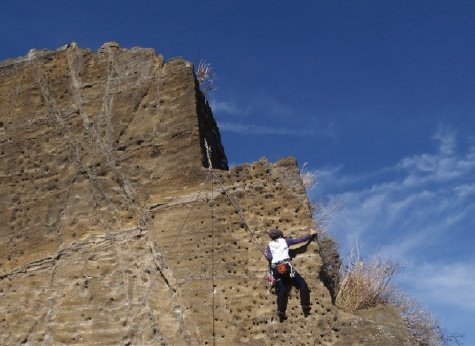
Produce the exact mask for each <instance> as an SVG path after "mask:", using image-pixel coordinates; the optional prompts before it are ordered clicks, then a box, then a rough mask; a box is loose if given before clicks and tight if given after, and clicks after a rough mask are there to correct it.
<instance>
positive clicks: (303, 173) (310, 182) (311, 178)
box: [300, 162, 317, 192]
mask: <svg viewBox="0 0 475 346" xmlns="http://www.w3.org/2000/svg"><path fill="white" fill-rule="evenodd" d="M306 166H307V162H305V163H304V164H303V166H302V169H301V170H300V178H301V179H302V183H303V186H304V187H305V190H307V192H308V191H311V190H313V189H314V188H316V187H317V179H316V178H317V173H316V172H312V171H309V170H308V169H307V168H306Z"/></svg>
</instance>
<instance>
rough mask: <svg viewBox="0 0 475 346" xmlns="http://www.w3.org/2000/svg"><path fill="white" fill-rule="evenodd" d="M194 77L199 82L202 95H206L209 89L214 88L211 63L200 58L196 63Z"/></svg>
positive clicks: (213, 72) (214, 76)
mask: <svg viewBox="0 0 475 346" xmlns="http://www.w3.org/2000/svg"><path fill="white" fill-rule="evenodd" d="M196 79H197V80H198V83H199V84H200V90H201V92H202V93H203V95H205V96H207V95H208V94H209V92H210V91H213V90H215V89H216V86H215V84H214V82H215V80H216V73H215V71H214V69H213V67H212V66H211V64H209V63H207V62H206V61H204V60H201V61H200V63H199V65H198V69H197V70H196Z"/></svg>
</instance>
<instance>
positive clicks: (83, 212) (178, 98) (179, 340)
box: [0, 43, 411, 345]
mask: <svg viewBox="0 0 475 346" xmlns="http://www.w3.org/2000/svg"><path fill="white" fill-rule="evenodd" d="M205 141H206V143H208V144H209V147H210V148H211V158H210V161H211V164H212V169H211V170H210V169H208V157H207V151H206V150H205ZM0 162H1V165H0V182H1V184H0V254H1V258H0V303H1V304H0V309H1V316H0V344H2V345H3V344H4V345H13V344H21V343H23V344H30V345H36V344H44V345H56V344H82V345H90V344H100V345H156V344H166V345H203V344H217V345H224V344H227V345H236V344H255V343H257V342H259V343H261V344H266V345H277V344H286V345H292V344H294V345H300V344H307V345H313V344H324V345H348V344H362V345H368V344H385V345H401V344H410V341H411V340H410V338H409V336H408V334H407V331H406V328H405V326H404V324H403V322H402V320H401V319H400V318H399V317H398V315H397V313H396V312H394V311H392V310H390V309H383V308H381V309H377V310H375V311H370V312H366V314H365V315H361V316H353V315H350V314H347V313H344V312H342V311H339V310H338V309H337V308H336V307H335V306H334V305H333V304H332V301H331V297H330V294H329V292H328V290H327V289H326V288H325V286H324V285H323V283H322V282H321V281H320V279H319V271H320V267H321V259H320V256H319V253H318V246H317V245H316V244H315V243H311V244H308V245H307V246H305V247H302V248H300V251H297V252H298V253H299V254H298V255H297V256H296V257H295V259H294V263H295V266H296V267H297V268H298V270H299V271H300V272H301V273H302V274H303V276H304V277H305V278H306V279H307V282H308V283H309V286H310V289H311V301H312V311H311V314H310V316H308V317H307V318H305V317H304V316H303V315H302V314H301V312H300V309H299V306H298V301H297V299H296V297H295V294H294V293H293V296H292V297H291V298H290V302H289V308H288V310H289V320H287V321H286V322H284V323H279V322H278V321H277V320H276V318H275V296H273V295H272V294H270V293H269V292H268V290H267V288H266V285H265V282H264V280H263V277H264V274H265V273H266V269H267V263H266V261H265V259H264V257H263V255H262V253H261V250H260V249H259V247H258V246H257V245H256V243H259V244H261V245H264V244H265V242H266V241H267V236H266V233H265V232H266V230H267V229H268V228H269V227H279V228H281V229H283V230H285V232H286V235H288V236H298V235H301V234H302V233H304V232H306V230H307V229H308V228H309V227H310V226H311V225H312V218H311V213H310V209H309V205H308V201H307V197H306V194H305V190H304V187H303V185H302V182H301V180H300V176H299V170H298V167H297V163H296V162H295V160H294V159H292V158H287V159H284V160H281V161H279V162H276V163H274V164H271V163H269V162H267V161H266V160H260V161H258V162H255V163H252V164H244V165H241V166H238V167H235V168H233V169H231V170H228V166H227V159H226V156H225V154H224V149H223V147H222V145H221V140H220V134H219V130H218V127H217V125H216V122H215V120H214V118H213V116H212V112H211V109H210V108H209V106H208V104H207V102H206V100H205V99H204V97H203V95H202V94H201V92H200V90H199V86H198V83H197V81H196V78H195V75H194V72H193V66H192V64H191V63H189V62H187V61H185V60H183V59H181V58H177V59H172V60H169V61H167V62H165V61H164V59H163V57H162V56H160V55H158V56H157V55H156V54H155V52H154V51H153V50H150V49H143V48H132V49H122V48H120V47H119V46H118V45H117V44H115V43H107V44H104V45H103V46H102V47H101V48H100V49H99V50H98V51H97V53H93V52H91V51H90V50H87V49H80V48H78V47H77V46H76V45H75V44H71V45H68V46H66V47H63V48H61V49H58V50H57V51H55V52H52V51H34V50H33V51H31V52H30V53H29V54H28V55H27V56H25V57H21V58H17V59H13V60H7V61H4V62H2V63H0ZM248 225H249V226H250V227H251V229H249V228H248V227H247V226H248ZM254 237H255V238H254Z"/></svg>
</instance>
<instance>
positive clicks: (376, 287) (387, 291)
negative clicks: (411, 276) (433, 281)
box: [336, 258, 461, 346]
mask: <svg viewBox="0 0 475 346" xmlns="http://www.w3.org/2000/svg"><path fill="white" fill-rule="evenodd" d="M400 268H401V266H400V265H399V264H397V263H395V262H393V261H390V260H382V259H372V260H368V261H363V260H361V259H359V258H355V259H352V260H350V263H349V264H348V265H347V266H346V267H345V268H344V270H342V271H341V275H340V281H339V284H338V286H337V294H336V305H337V306H338V307H339V308H341V309H343V310H347V311H350V312H355V311H357V310H362V309H367V308H372V307H375V306H377V305H379V304H383V305H389V304H390V305H393V306H395V307H396V308H397V309H398V311H399V313H400V314H401V317H402V318H403V319H404V321H405V323H406V325H407V328H408V331H409V333H410V334H411V336H412V337H413V338H414V340H415V341H416V342H417V344H419V345H421V346H439V345H440V346H442V345H452V344H457V345H458V344H459V341H460V338H461V336H460V335H449V334H447V333H445V332H444V331H443V330H442V329H441V328H440V325H439V322H438V321H437V320H436V319H435V318H434V317H433V316H432V315H431V314H430V313H429V312H428V311H427V310H426V309H425V308H424V307H422V306H421V304H420V303H419V302H417V301H416V300H414V299H412V298H410V297H408V296H407V295H406V294H404V293H402V292H401V291H400V290H399V289H397V288H396V287H394V286H392V285H391V281H392V280H393V278H394V276H395V274H396V273H397V271H398V270H399V269H400Z"/></svg>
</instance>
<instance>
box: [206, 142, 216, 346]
mask: <svg viewBox="0 0 475 346" xmlns="http://www.w3.org/2000/svg"><path fill="white" fill-rule="evenodd" d="M205 149H206V157H207V159H208V176H209V175H210V173H212V172H213V163H212V162H211V148H210V147H209V145H208V142H207V141H206V139H205ZM210 207H211V285H212V286H211V305H212V307H211V311H212V313H211V317H212V318H213V322H212V328H213V346H215V345H216V326H215V314H216V303H215V295H216V289H215V277H214V179H213V180H212V181H211V199H210Z"/></svg>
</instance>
